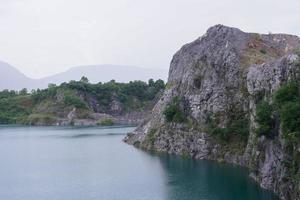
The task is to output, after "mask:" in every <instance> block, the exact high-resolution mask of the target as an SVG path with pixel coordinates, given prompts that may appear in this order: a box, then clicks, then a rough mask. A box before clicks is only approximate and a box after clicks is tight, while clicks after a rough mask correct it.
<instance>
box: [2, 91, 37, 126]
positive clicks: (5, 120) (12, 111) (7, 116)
mask: <svg viewBox="0 0 300 200" xmlns="http://www.w3.org/2000/svg"><path fill="white" fill-rule="evenodd" d="M31 111H32V102H31V99H30V96H28V95H23V94H20V95H19V94H17V93H16V92H13V91H7V90H5V91H3V92H0V124H10V123H17V122H19V121H22V120H23V118H24V117H25V116H27V115H28V114H30V113H31Z"/></svg>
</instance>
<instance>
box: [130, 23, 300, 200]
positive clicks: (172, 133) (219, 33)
mask: <svg viewBox="0 0 300 200" xmlns="http://www.w3.org/2000/svg"><path fill="white" fill-rule="evenodd" d="M299 48H300V39H299V38H298V37H297V36H291V35H283V34H274V35H273V34H269V35H260V34H255V33H245V32H242V31H240V30H239V29H236V28H230V27H226V26H222V25H217V26H214V27H212V28H210V29H209V30H208V31H207V33H206V34H205V35H204V36H202V37H200V38H199V39H197V40H195V41H194V42H192V43H189V44H187V45H184V46H183V47H182V48H181V49H180V50H179V51H178V52H177V53H176V54H175V55H174V57H173V59H172V62H171V66H170V71H169V78H168V84H167V89H166V91H165V93H164V95H163V97H162V98H161V99H160V101H159V102H158V103H157V105H156V106H155V108H154V110H153V114H152V118H151V119H150V120H148V121H146V122H145V123H144V124H143V125H141V126H140V127H139V128H138V129H137V130H136V131H135V134H133V135H129V136H128V137H127V138H126V139H125V140H126V141H127V142H129V143H132V144H138V145H139V146H141V147H144V148H147V149H149V148H154V149H156V150H158V151H166V152H169V153H176V154H188V155H190V156H192V157H194V158H199V159H212V160H225V161H227V162H232V163H236V164H240V165H244V166H247V167H249V168H251V170H253V172H254V171H255V173H252V177H254V178H255V179H256V180H257V181H258V182H259V183H261V186H262V187H264V188H267V189H270V190H273V191H274V192H276V193H277V194H279V195H280V197H281V198H283V199H290V198H300V197H299V194H296V193H297V192H296V189H295V188H296V187H297V183H295V182H294V181H293V180H291V181H287V182H284V179H285V176H287V174H285V173H286V172H285V171H286V169H285V168H284V166H283V165H282V162H284V159H285V152H284V148H283V147H282V146H283V145H282V144H281V143H282V136H281V133H280V131H279V132H278V135H277V136H276V138H275V139H274V140H269V139H266V138H258V137H257V136H256V134H255V133H254V128H255V127H256V124H255V120H254V118H255V109H256V104H257V102H258V100H259V99H261V98H264V99H265V100H267V101H272V99H271V98H270V97H271V94H272V93H273V92H274V91H276V90H277V89H278V88H279V87H280V85H282V84H284V83H286V82H287V81H288V80H295V79H296V78H297V76H298V75H299V69H298V66H297V63H298V62H299V58H298V56H297V55H295V54H294V53H295V51H296V50H297V49H299ZM260 94H263V95H262V96H261V95H260ZM174 97H179V98H180V107H181V108H182V109H183V110H184V112H185V115H186V118H187V119H188V122H185V123H167V122H166V119H165V115H164V110H165V108H166V106H167V105H168V104H170V102H171V101H172V99H173V98H174ZM210 117H214V118H217V120H216V126H218V127H221V128H223V127H226V126H227V125H228V123H231V122H232V121H234V120H239V118H243V119H245V120H247V121H248V122H249V123H248V124H247V128H248V131H249V135H248V139H247V140H246V142H245V144H244V145H237V143H239V144H240V143H243V142H237V141H235V140H234V138H233V140H232V141H233V142H231V143H229V144H226V145H224V144H222V143H219V142H218V140H216V139H215V138H214V137H212V136H211V135H210V134H208V133H207V124H208V118H210ZM245 126H246V125H245ZM149 135H151V136H149ZM149 138H150V139H149ZM149 141H151V142H149ZM237 146H238V147H237ZM235 149H236V150H235ZM252 168H253V169H252ZM296 196H297V197H296Z"/></svg>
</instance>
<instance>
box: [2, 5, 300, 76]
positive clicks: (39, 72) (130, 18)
mask: <svg viewBox="0 0 300 200" xmlns="http://www.w3.org/2000/svg"><path fill="white" fill-rule="evenodd" d="M299 9H300V1H299V0H284V1H283V0H0V32H1V35H0V60H2V61H6V62H8V63H10V64H12V65H14V66H16V67H17V68H18V69H20V70H21V71H22V72H24V73H25V74H26V75H28V76H30V77H35V78H37V77H42V76H46V75H50V74H54V73H57V72H62V71H65V70H67V69H68V68H70V67H72V66H77V65H87V64H122V65H136V66H141V67H145V68H168V67H169V63H170V60H171V58H172V55H173V54H174V53H175V52H176V51H177V50H178V49H179V48H180V47H181V46H182V45H183V44H185V43H187V42H190V41H193V40H194V39H196V38H197V37H199V36H201V35H202V34H204V33H205V31H206V29H207V28H208V27H210V26H212V25H215V24H219V23H221V24H225V25H229V26H235V27H239V28H241V29H242V30H245V31H251V32H262V33H267V32H269V31H271V32H273V33H275V32H286V33H291V34H297V35H300V26H299V22H300V11H299Z"/></svg>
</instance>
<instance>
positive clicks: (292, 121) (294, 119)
mask: <svg viewBox="0 0 300 200" xmlns="http://www.w3.org/2000/svg"><path fill="white" fill-rule="evenodd" d="M280 117H281V123H282V129H283V133H284V135H288V134H294V135H296V136H300V99H298V100H297V101H296V102H288V103H286V104H285V105H283V106H282V108H281V110H280Z"/></svg>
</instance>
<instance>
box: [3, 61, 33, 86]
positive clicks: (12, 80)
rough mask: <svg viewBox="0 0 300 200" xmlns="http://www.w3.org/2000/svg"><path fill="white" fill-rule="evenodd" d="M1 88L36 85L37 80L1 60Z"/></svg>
mask: <svg viewBox="0 0 300 200" xmlns="http://www.w3.org/2000/svg"><path fill="white" fill-rule="evenodd" d="M0 72H1V73H0V89H1V90H4V89H10V90H19V89H22V88H24V87H29V86H32V87H33V86H34V85H35V83H36V82H37V81H35V80H33V79H30V78H28V77H27V76H25V75H24V74H23V73H22V72H20V71H19V70H18V69H16V68H15V67H13V66H11V65H9V64H8V63H5V62H2V61H0Z"/></svg>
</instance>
